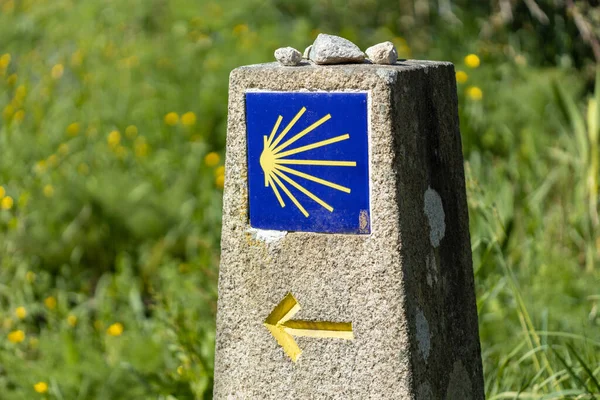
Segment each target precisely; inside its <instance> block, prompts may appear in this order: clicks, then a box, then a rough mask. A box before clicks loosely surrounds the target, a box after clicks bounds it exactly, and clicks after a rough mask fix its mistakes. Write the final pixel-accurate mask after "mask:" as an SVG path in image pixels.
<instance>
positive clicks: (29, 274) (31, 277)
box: [25, 271, 35, 283]
mask: <svg viewBox="0 0 600 400" xmlns="http://www.w3.org/2000/svg"><path fill="white" fill-rule="evenodd" d="M25 279H26V280H27V282H29V283H33V282H34V281H35V272H33V271H27V273H26V274H25Z"/></svg>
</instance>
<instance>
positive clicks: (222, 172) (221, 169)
mask: <svg viewBox="0 0 600 400" xmlns="http://www.w3.org/2000/svg"><path fill="white" fill-rule="evenodd" d="M220 175H225V166H224V165H221V166H220V167H219V168H217V169H216V170H215V177H217V176H220Z"/></svg>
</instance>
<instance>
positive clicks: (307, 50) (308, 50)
mask: <svg viewBox="0 0 600 400" xmlns="http://www.w3.org/2000/svg"><path fill="white" fill-rule="evenodd" d="M311 50H312V44H311V45H310V46H308V47H307V48H306V49H304V54H302V58H305V59H307V60H308V59H309V58H310V51H311Z"/></svg>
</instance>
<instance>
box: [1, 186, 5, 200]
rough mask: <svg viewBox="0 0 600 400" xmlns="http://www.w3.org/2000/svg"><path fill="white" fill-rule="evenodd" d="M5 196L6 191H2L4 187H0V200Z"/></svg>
mask: <svg viewBox="0 0 600 400" xmlns="http://www.w3.org/2000/svg"><path fill="white" fill-rule="evenodd" d="M5 195H6V189H4V186H0V199H1V198H3V197H4V196H5Z"/></svg>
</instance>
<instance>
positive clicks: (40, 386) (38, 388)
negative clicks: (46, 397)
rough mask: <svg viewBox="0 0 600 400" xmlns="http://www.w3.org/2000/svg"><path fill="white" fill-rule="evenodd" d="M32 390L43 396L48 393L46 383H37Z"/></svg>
mask: <svg viewBox="0 0 600 400" xmlns="http://www.w3.org/2000/svg"><path fill="white" fill-rule="evenodd" d="M33 389H34V390H35V391H36V392H38V393H40V394H44V393H46V392H47V391H48V384H47V383H46V382H38V383H36V384H35V385H33Z"/></svg>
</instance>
